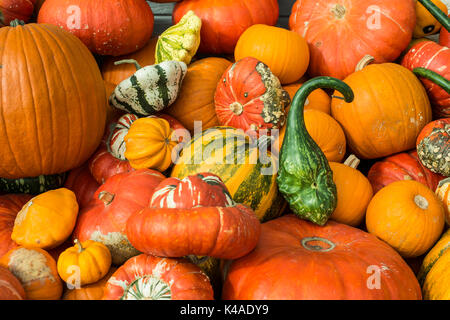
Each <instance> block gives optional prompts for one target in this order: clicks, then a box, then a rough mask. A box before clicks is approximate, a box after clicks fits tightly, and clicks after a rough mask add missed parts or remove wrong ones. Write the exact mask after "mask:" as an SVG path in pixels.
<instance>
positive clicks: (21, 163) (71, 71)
mask: <svg viewBox="0 0 450 320" xmlns="http://www.w3.org/2000/svg"><path fill="white" fill-rule="evenodd" d="M0 43H2V46H1V48H2V49H1V53H2V54H1V55H2V58H1V61H0V63H1V65H2V66H3V67H2V78H3V79H9V80H8V81H7V82H5V83H4V84H3V85H2V90H1V91H2V92H8V94H7V95H6V94H3V95H2V104H1V106H0V108H1V109H2V110H3V111H2V114H3V116H2V119H3V121H2V123H3V124H2V125H1V126H0V134H1V139H0V145H1V146H2V154H1V159H2V163H1V166H0V177H4V178H10V179H15V178H24V177H37V176H40V175H50V174H58V173H62V172H66V171H68V170H71V169H73V168H76V167H78V166H80V165H82V164H83V163H84V162H85V161H86V160H87V159H88V158H89V157H90V156H91V154H92V153H93V152H94V151H95V149H96V148H97V147H98V145H99V143H100V140H101V137H102V135H103V131H104V129H105V121H106V104H107V101H106V96H105V89H104V84H103V81H102V79H101V74H100V71H99V69H98V66H97V64H96V62H95V59H94V57H93V56H92V54H91V53H90V52H89V50H87V48H86V47H85V46H84V45H83V44H82V43H81V41H80V40H79V39H77V38H76V37H75V36H73V35H71V34H70V33H68V32H66V31H64V30H62V29H61V28H58V27H56V26H51V25H44V24H33V23H32V24H27V25H24V26H17V27H4V28H0ZM43 50H44V51H43ZM18 51H20V52H23V54H21V55H17V52H18ZM30 65H33V68H28V67H27V66H30ZM15 93H17V94H15ZM19 93H20V94H19ZM30 110H34V111H33V112H30ZM80 124H82V125H80ZM13 137H16V138H13ZM69 146H70V147H69Z"/></svg>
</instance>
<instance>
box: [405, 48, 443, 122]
mask: <svg viewBox="0 0 450 320" xmlns="http://www.w3.org/2000/svg"><path fill="white" fill-rule="evenodd" d="M449 65H450V49H449V48H447V47H443V46H440V45H439V44H437V43H435V42H434V41H422V42H419V43H417V44H415V45H414V46H412V47H411V48H410V49H409V51H408V52H407V54H406V55H405V56H404V57H403V59H402V66H404V67H406V68H408V69H409V70H411V71H412V70H414V69H415V68H419V67H423V68H426V69H428V70H431V71H434V72H436V73H438V74H439V75H441V76H443V77H444V78H449V77H450V68H449ZM420 80H421V82H422V83H423V85H424V87H425V88H426V90H427V93H428V96H429V98H430V102H431V106H432V108H433V115H434V117H435V118H445V117H450V94H449V93H447V92H445V90H444V89H443V88H441V87H440V86H439V85H438V84H437V83H436V80H434V81H433V80H430V79H428V78H425V77H420Z"/></svg>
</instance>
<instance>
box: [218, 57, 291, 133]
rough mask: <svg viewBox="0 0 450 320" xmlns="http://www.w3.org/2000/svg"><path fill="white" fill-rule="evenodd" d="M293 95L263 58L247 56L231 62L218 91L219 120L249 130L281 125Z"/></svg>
mask: <svg viewBox="0 0 450 320" xmlns="http://www.w3.org/2000/svg"><path fill="white" fill-rule="evenodd" d="M290 102H291V99H290V97H289V94H288V93H287V92H286V91H285V90H284V89H283V88H282V86H281V84H280V81H279V79H278V78H277V77H276V76H275V75H274V74H273V73H272V72H271V70H270V69H269V67H268V66H267V65H266V64H264V63H263V62H261V61H259V60H258V59H255V58H253V57H245V58H243V59H241V60H239V61H237V62H235V63H234V64H233V65H231V66H230V67H229V68H228V69H227V70H226V71H225V73H224V74H223V76H222V78H221V79H220V80H219V83H218V84H217V89H216V93H215V95H214V104H215V106H216V115H217V119H219V123H220V124H221V125H223V126H230V127H234V128H237V129H242V130H244V131H245V132H247V131H250V130H251V131H256V133H258V131H259V130H261V129H262V130H267V129H279V128H281V127H282V126H283V125H284V123H285V121H286V115H285V108H286V107H287V106H288V105H289V103H290Z"/></svg>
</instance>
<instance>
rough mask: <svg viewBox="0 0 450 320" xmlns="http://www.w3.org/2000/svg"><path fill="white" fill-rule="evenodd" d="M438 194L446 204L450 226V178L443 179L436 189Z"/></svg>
mask: <svg viewBox="0 0 450 320" xmlns="http://www.w3.org/2000/svg"><path fill="white" fill-rule="evenodd" d="M436 195H437V196H438V197H439V199H441V201H442V203H443V205H444V212H445V222H446V223H447V225H448V226H450V178H446V179H444V180H441V181H440V182H439V184H438V187H437V189H436Z"/></svg>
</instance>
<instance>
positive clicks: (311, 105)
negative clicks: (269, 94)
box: [283, 82, 331, 114]
mask: <svg viewBox="0 0 450 320" xmlns="http://www.w3.org/2000/svg"><path fill="white" fill-rule="evenodd" d="M302 84H303V82H296V83H292V84H288V85H286V86H283V89H284V90H286V91H287V92H288V93H289V96H290V97H291V101H292V100H294V96H295V94H296V93H297V91H298V89H300V87H301V86H302ZM289 108H290V106H289V107H288V108H287V109H286V113H287V112H289ZM309 109H315V110H319V111H322V112H325V113H326V114H330V113H331V98H330V96H329V95H328V94H327V93H326V92H325V91H324V90H322V89H320V88H318V89H316V90H314V91H313V92H311V94H310V95H309V96H308V98H307V99H306V102H305V110H309Z"/></svg>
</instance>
